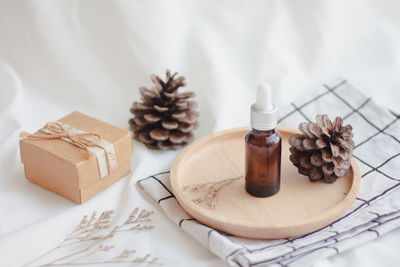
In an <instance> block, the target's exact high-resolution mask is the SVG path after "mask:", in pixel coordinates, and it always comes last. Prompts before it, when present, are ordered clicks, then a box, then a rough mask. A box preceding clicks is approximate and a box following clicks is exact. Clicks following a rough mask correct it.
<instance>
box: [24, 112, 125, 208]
mask: <svg viewBox="0 0 400 267" xmlns="http://www.w3.org/2000/svg"><path fill="white" fill-rule="evenodd" d="M60 125H61V126H60ZM47 127H48V128H46V127H44V128H43V129H41V130H39V131H37V132H36V133H35V134H33V135H26V134H25V136H23V137H21V140H20V152H21V161H22V163H23V164H24V168H25V176H26V178H27V179H28V180H29V181H31V182H33V183H36V184H38V185H40V186H42V187H44V188H47V189H49V190H51V191H53V192H55V193H58V194H60V195H62V196H64V197H66V198H68V199H70V200H72V201H75V202H77V203H83V202H85V201H87V200H88V199H90V198H91V197H93V196H94V195H96V194H97V193H98V192H100V191H101V190H103V189H105V188H106V187H108V186H109V185H111V184H112V183H114V182H116V181H117V180H119V179H120V178H121V177H123V176H124V175H126V174H128V173H129V172H130V169H131V156H132V134H131V132H130V131H127V130H124V129H121V128H119V127H116V126H113V125H111V124H108V123H106V122H103V121H100V120H97V119H95V118H92V117H89V116H87V115H85V114H82V113H79V112H76V111H74V112H72V113H71V114H69V115H67V116H65V117H63V118H62V119H60V120H59V121H58V122H53V123H49V124H47ZM61 127H62V128H61ZM49 129H50V130H49ZM96 136H97V137H96ZM98 137H100V138H98ZM106 153H107V155H106Z"/></svg>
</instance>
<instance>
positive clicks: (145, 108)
mask: <svg viewBox="0 0 400 267" xmlns="http://www.w3.org/2000/svg"><path fill="white" fill-rule="evenodd" d="M177 74H178V73H174V74H173V75H171V72H170V71H169V70H167V74H166V80H165V82H164V81H162V80H161V78H160V77H158V76H155V75H152V76H151V80H152V81H153V83H154V85H155V86H154V87H153V88H151V89H147V88H144V87H142V88H140V89H139V90H140V94H141V95H142V98H141V100H142V102H141V103H140V102H134V103H133V106H132V108H131V112H132V114H133V115H134V117H133V118H131V119H130V120H129V124H130V128H131V130H132V131H133V132H134V138H135V139H136V140H138V141H140V142H143V143H144V144H146V146H147V147H148V148H151V149H161V150H166V149H175V148H178V147H180V146H183V145H185V144H187V143H188V142H190V141H191V140H192V139H193V133H192V130H194V129H196V128H197V127H198V122H197V117H198V115H199V113H198V112H197V111H195V110H194V108H196V106H197V103H196V102H195V101H189V98H191V97H194V96H195V94H194V93H193V92H184V93H178V89H179V87H181V86H185V82H184V81H185V78H184V77H182V76H179V77H177V78H175V76H176V75H177Z"/></svg>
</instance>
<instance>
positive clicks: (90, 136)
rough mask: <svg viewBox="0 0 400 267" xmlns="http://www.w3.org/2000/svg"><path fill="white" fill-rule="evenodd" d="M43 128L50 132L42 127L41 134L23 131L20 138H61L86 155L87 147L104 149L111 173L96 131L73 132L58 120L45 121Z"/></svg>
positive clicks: (107, 156)
mask: <svg viewBox="0 0 400 267" xmlns="http://www.w3.org/2000/svg"><path fill="white" fill-rule="evenodd" d="M44 128H45V129H47V130H49V131H50V132H46V131H44V130H43V129H42V130H40V131H41V132H42V133H45V134H46V135H43V134H28V133H25V132H23V133H22V134H21V137H22V138H27V139H36V140H63V141H65V142H68V143H70V144H72V145H74V146H76V147H79V148H81V149H83V150H85V151H86V153H87V155H90V150H89V147H98V148H100V149H102V150H104V154H105V157H106V160H107V168H108V173H109V174H110V173H111V167H110V158H109V155H108V153H107V150H106V148H105V147H104V146H102V145H100V141H101V139H102V138H101V136H100V135H99V134H97V133H73V132H70V131H68V130H67V129H65V127H64V126H63V125H62V124H61V123H59V122H48V123H46V125H45V127H44Z"/></svg>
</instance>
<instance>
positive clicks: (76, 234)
mask: <svg viewBox="0 0 400 267" xmlns="http://www.w3.org/2000/svg"><path fill="white" fill-rule="evenodd" d="M113 213H114V212H113V210H106V211H104V212H102V213H101V215H100V216H97V212H93V213H92V215H91V216H90V217H89V216H84V217H83V218H82V220H81V222H80V223H79V224H78V225H77V227H76V228H75V229H74V230H73V231H72V233H71V234H70V235H68V236H67V237H66V238H65V239H64V240H63V241H62V242H61V243H60V244H59V245H58V246H57V247H55V248H53V249H52V250H50V251H48V252H46V253H45V254H43V255H41V256H40V257H38V258H36V259H33V260H32V261H30V262H28V263H26V264H25V265H23V266H29V265H31V264H33V263H35V262H38V261H39V260H43V258H44V257H45V256H48V255H50V254H51V253H53V252H55V251H57V250H59V249H61V248H63V247H66V246H71V247H72V246H73V245H77V247H78V250H75V251H74V252H71V253H69V254H67V255H64V256H61V257H60V256H58V258H56V259H53V260H51V261H50V262H47V263H45V264H41V265H39V266H58V265H76V264H79V265H81V264H102V263H127V262H129V263H148V264H160V263H159V261H158V257H152V256H151V254H149V253H148V254H146V255H145V256H137V257H135V258H132V256H133V255H134V254H136V250H133V249H125V250H123V251H122V252H121V254H119V256H117V257H114V258H111V259H107V260H103V261H98V262H81V260H82V259H85V258H88V257H89V256H92V255H94V254H96V253H98V252H109V251H112V250H113V249H114V248H115V247H114V245H105V244H103V242H105V241H107V240H110V239H111V238H113V237H114V236H115V235H116V234H118V233H120V232H123V231H131V232H138V231H143V230H151V229H153V228H154V226H153V225H150V224H149V223H150V222H151V215H152V214H153V213H154V212H153V211H148V210H145V209H140V208H135V209H134V210H133V211H132V212H131V213H130V215H129V216H128V218H127V219H126V220H125V222H124V223H122V224H121V225H116V226H114V227H112V229H111V231H110V230H109V229H110V228H111V218H112V215H113ZM107 231H108V232H107ZM89 241H92V242H91V243H87V244H86V245H85V246H84V247H83V248H82V244H83V243H84V242H89ZM57 255H59V254H57ZM36 266H37V264H36Z"/></svg>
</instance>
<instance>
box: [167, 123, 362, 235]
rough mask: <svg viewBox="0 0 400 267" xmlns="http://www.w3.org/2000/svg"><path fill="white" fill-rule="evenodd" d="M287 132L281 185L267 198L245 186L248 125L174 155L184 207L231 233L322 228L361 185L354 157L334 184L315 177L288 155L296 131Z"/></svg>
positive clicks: (173, 173) (344, 207) (291, 232)
mask: <svg viewBox="0 0 400 267" xmlns="http://www.w3.org/2000/svg"><path fill="white" fill-rule="evenodd" d="M278 130H279V131H280V133H281V135H282V166H281V188H280V191H279V192H278V193H277V194H276V195H274V196H272V197H267V198H256V197H253V196H251V195H249V194H248V193H247V192H246V190H245V188H244V160H245V156H244V155H245V153H244V148H245V143H244V137H245V135H246V133H247V132H248V131H249V128H238V129H231V130H227V131H223V132H219V133H215V134H211V135H209V136H206V137H204V138H201V139H199V140H198V141H196V142H194V143H193V144H191V145H190V146H188V147H187V148H186V149H185V150H184V151H182V152H181V153H180V154H179V155H178V157H177V158H176V159H175V161H174V163H173V165H172V168H171V177H170V179H171V186H172V190H173V192H174V194H175V196H176V198H177V200H178V201H179V203H180V204H181V205H182V207H183V208H184V209H185V210H186V211H187V212H188V213H189V214H190V215H192V216H193V217H194V218H196V219H197V220H199V221H200V222H202V223H204V224H206V225H209V226H210V227H213V228H215V229H218V230H221V231H224V232H226V233H229V234H233V235H237V236H243V237H250V238H263V239H275V238H287V237H293V236H299V235H303V234H307V233H310V232H313V231H315V230H318V229H320V228H322V227H324V226H326V225H328V224H330V223H331V222H333V221H335V220H336V219H338V218H340V216H341V215H342V214H343V213H344V212H345V211H346V210H347V209H348V208H349V207H350V205H351V203H352V202H353V201H354V199H355V198H356V196H357V193H358V188H359V186H360V181H361V177H360V172H359V169H358V166H357V163H356V161H355V160H354V159H352V161H351V168H350V169H349V170H348V171H347V172H346V174H345V176H344V177H342V178H340V179H338V180H337V181H336V182H335V183H333V184H327V183H323V182H314V183H312V182H310V181H309V180H308V177H306V176H303V175H301V174H299V173H298V172H297V168H296V167H295V166H293V164H292V163H291V162H290V160H289V155H290V154H289V153H290V152H289V147H290V145H289V143H288V139H289V137H290V136H291V135H293V134H295V133H297V132H298V131H297V130H294V129H289V128H283V127H278Z"/></svg>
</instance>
